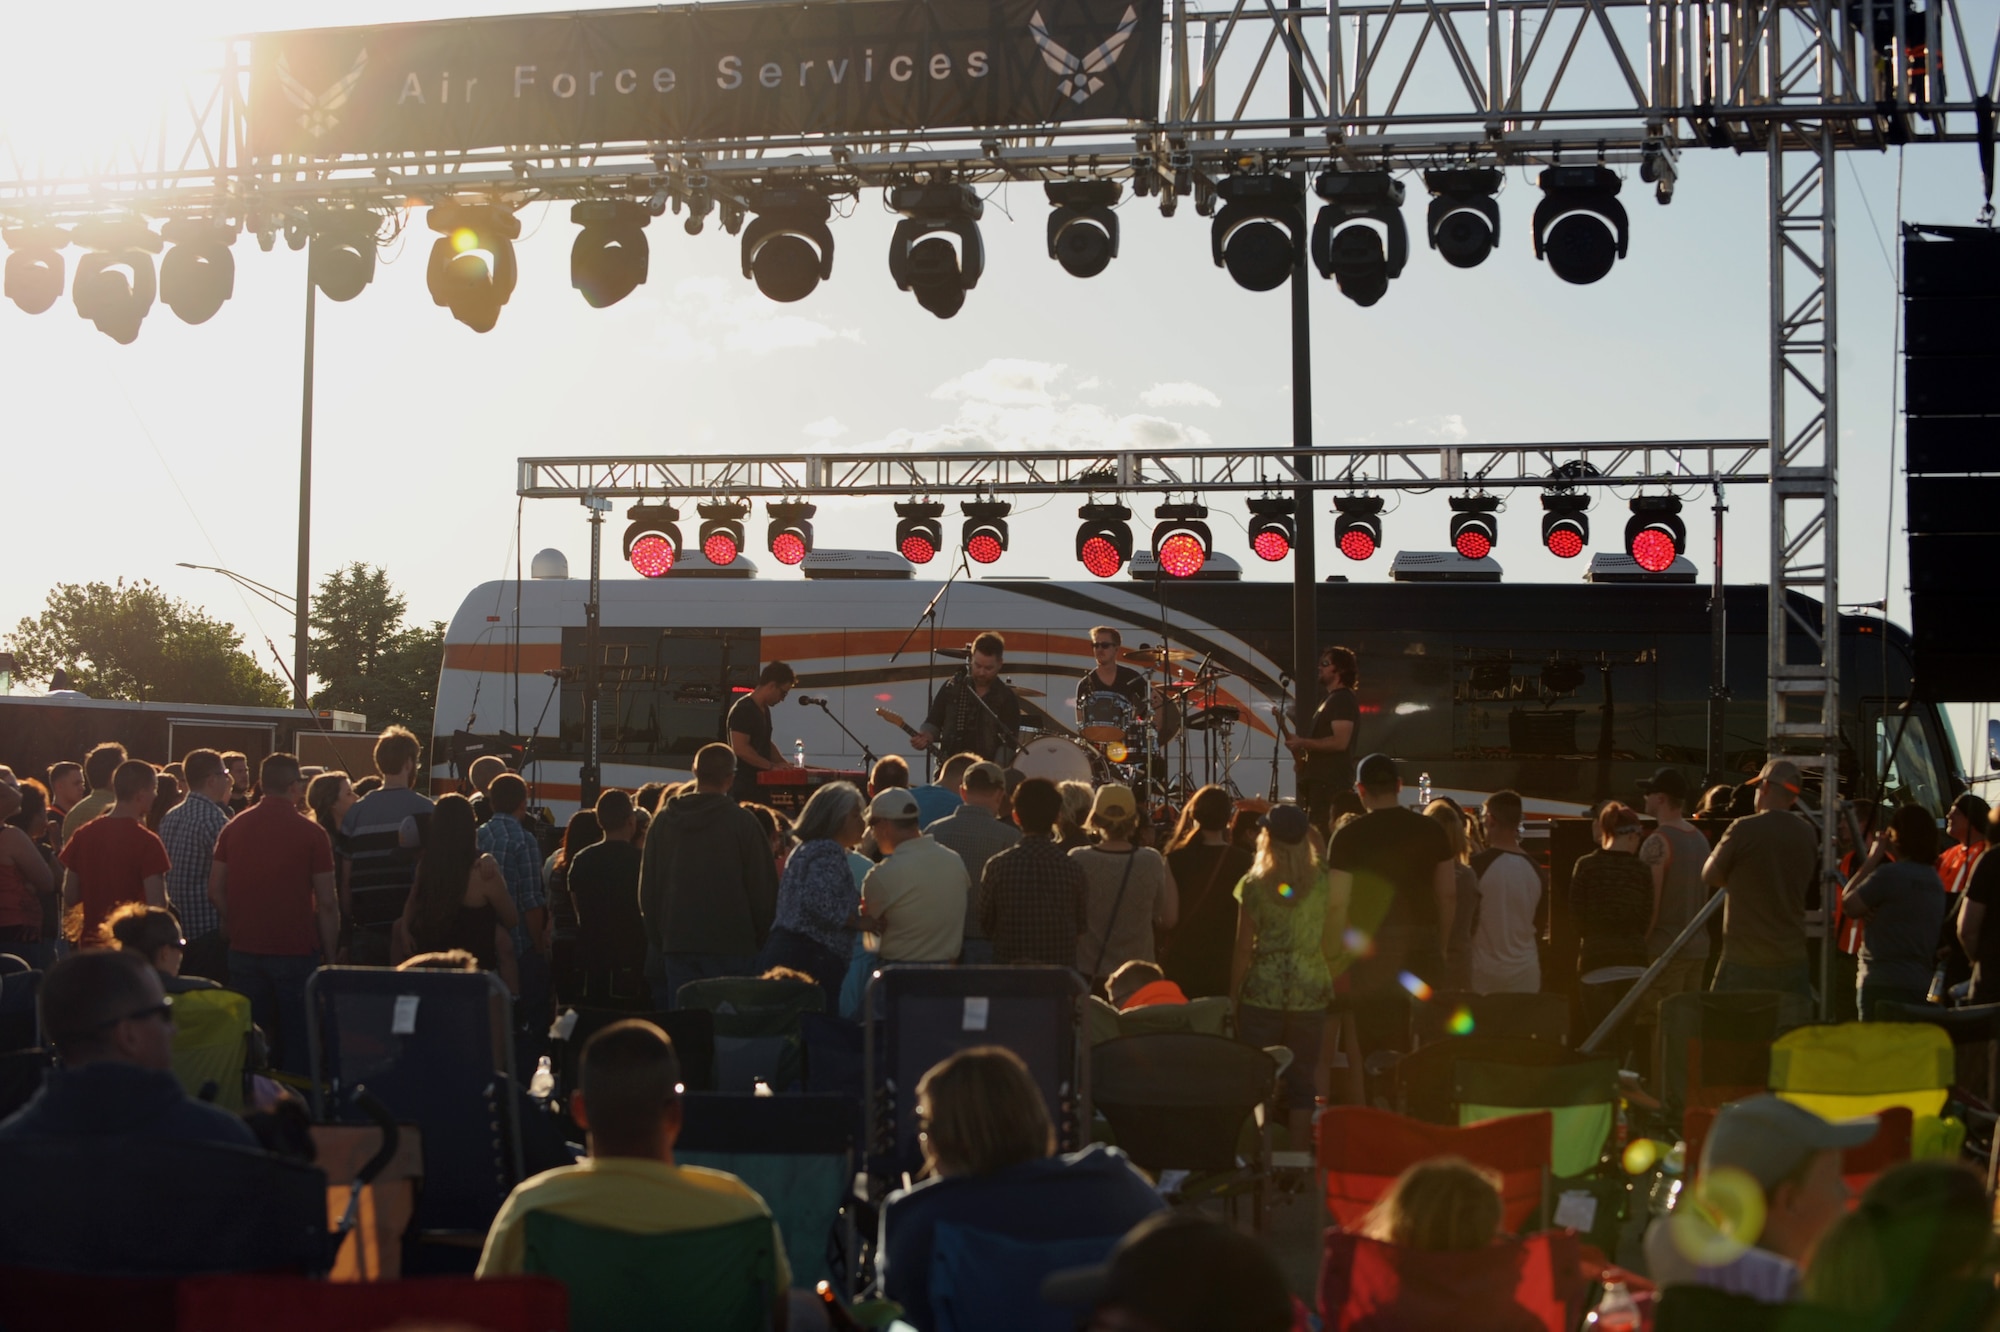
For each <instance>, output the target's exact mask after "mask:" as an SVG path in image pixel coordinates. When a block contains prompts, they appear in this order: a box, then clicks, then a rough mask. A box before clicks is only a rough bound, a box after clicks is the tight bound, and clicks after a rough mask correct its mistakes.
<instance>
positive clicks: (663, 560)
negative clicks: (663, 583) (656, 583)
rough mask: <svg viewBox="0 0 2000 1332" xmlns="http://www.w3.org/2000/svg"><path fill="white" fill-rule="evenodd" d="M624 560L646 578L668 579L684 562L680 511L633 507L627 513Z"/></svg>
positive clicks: (661, 506)
mask: <svg viewBox="0 0 2000 1332" xmlns="http://www.w3.org/2000/svg"><path fill="white" fill-rule="evenodd" d="M625 516H626V517H627V518H630V519H631V520H632V525H631V526H630V527H628V528H626V529H625V558H626V559H627V560H628V561H630V562H631V565H632V568H633V570H634V572H636V573H638V574H639V575H640V576H641V577H645V578H665V577H666V576H667V575H668V574H669V573H671V572H673V567H674V565H676V564H678V563H679V562H680V558H681V529H680V526H679V524H680V517H681V515H680V511H679V510H677V509H675V508H674V506H673V505H671V504H634V505H633V506H632V507H631V508H629V509H627V510H626V511H625Z"/></svg>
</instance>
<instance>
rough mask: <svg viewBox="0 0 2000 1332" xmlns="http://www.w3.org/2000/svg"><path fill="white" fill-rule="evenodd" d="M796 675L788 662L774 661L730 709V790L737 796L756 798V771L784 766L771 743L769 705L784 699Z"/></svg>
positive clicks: (795, 680) (740, 798) (796, 679)
mask: <svg viewBox="0 0 2000 1332" xmlns="http://www.w3.org/2000/svg"><path fill="white" fill-rule="evenodd" d="M798 679H799V677H798V676H797V675H795V674H794V673H793V671H792V668H791V667H790V666H787V665H786V664H785V663H784V662H782V661H774V662H772V663H771V664H770V665H768V666H766V667H765V668H764V669H763V670H762V671H761V672H760V673H759V674H758V676H757V687H756V688H755V689H752V690H751V691H750V692H749V693H747V694H745V695H743V697H741V698H739V699H737V700H736V702H735V704H734V705H733V706H732V707H731V708H730V709H729V747H730V749H732V750H733V751H735V754H736V780H735V784H734V785H732V786H731V787H730V789H729V794H731V795H733V796H735V797H736V798H737V799H738V800H754V799H755V798H756V796H757V774H758V773H760V772H765V771H768V770H769V769H772V768H782V767H783V766H785V760H784V759H783V758H781V757H780V756H779V754H778V749H777V746H775V745H773V744H772V743H771V708H772V706H773V705H774V704H778V703H782V702H784V701H785V696H786V695H788V694H790V693H791V692H792V686H793V685H795V684H797V683H798Z"/></svg>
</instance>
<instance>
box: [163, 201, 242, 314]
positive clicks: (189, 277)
mask: <svg viewBox="0 0 2000 1332" xmlns="http://www.w3.org/2000/svg"><path fill="white" fill-rule="evenodd" d="M160 239H161V240H163V241H166V242H168V243H169V244H171V245H172V246H173V247H174V248H173V249H171V250H168V251H167V257H166V258H165V259H162V260H161V261H160V300H161V301H162V302H163V303H164V304H165V305H166V307H167V308H168V309H169V310H172V311H173V312H174V313H175V314H176V315H178V316H179V317H180V320H181V322H182V323H185V324H205V323H207V322H208V321H209V320H211V319H213V318H214V317H215V312H216V311H217V310H220V309H221V308H222V303H223V302H224V301H226V300H228V299H229V298H230V297H231V296H233V295H234V294H235V293H236V258H235V256H234V255H232V254H230V253H229V247H230V246H231V245H233V244H235V243H236V233H235V232H233V231H226V230H224V229H223V228H221V227H220V226H217V225H216V224H215V223H213V222H197V221H195V220H193V219H191V218H175V219H174V220H173V221H171V222H169V223H167V224H166V225H165V226H163V227H161V228H160Z"/></svg>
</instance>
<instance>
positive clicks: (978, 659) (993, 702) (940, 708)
mask: <svg viewBox="0 0 2000 1332" xmlns="http://www.w3.org/2000/svg"><path fill="white" fill-rule="evenodd" d="M1006 656H1007V641H1006V640H1005V639H1003V638H1002V637H1000V635H999V634H996V633H994V632H993V631H992V630H990V629H989V630H987V631H986V632H985V633H982V634H981V635H979V637H977V638H975V639H973V640H972V646H971V650H970V652H969V653H968V654H967V660H966V664H965V667H964V669H963V670H961V671H960V672H959V673H958V674H957V675H955V676H953V677H952V678H951V679H950V680H948V681H946V682H945V684H944V687H943V688H941V689H939V690H938V691H937V696H936V697H935V698H933V699H932V700H931V710H930V712H929V714H928V715H926V716H925V718H924V724H923V728H922V729H921V730H920V731H919V732H918V733H917V735H916V736H915V737H914V738H913V739H912V740H911V741H910V744H911V746H912V747H913V748H915V749H928V748H930V747H931V746H932V745H934V744H937V745H941V746H942V752H943V753H944V754H945V756H947V757H949V756H950V755H952V754H959V753H971V754H977V755H979V757H981V758H983V759H991V760H992V761H994V762H995V763H998V764H1000V765H1002V766H1003V767H1004V766H1005V765H1007V764H1009V763H1012V762H1013V761H1014V746H1015V742H1016V739H1017V738H1018V737H1019V735H1020V732H1021V700H1020V699H1019V698H1017V697H1016V696H1015V694H1014V691H1013V690H1012V689H1010V688H1008V687H1007V684H1006V682H1005V681H1004V680H1002V679H1001V678H1000V672H1001V671H1002V670H1003V669H1004V668H1005V666H1006Z"/></svg>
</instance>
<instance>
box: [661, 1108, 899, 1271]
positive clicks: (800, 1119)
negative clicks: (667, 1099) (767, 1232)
mask: <svg viewBox="0 0 2000 1332" xmlns="http://www.w3.org/2000/svg"><path fill="white" fill-rule="evenodd" d="M859 1124H860V1112H859V1104H858V1103H857V1102H856V1101H855V1100H854V1099H853V1098H851V1097H846V1096H812V1095H799V1096H733V1095H729V1094H728V1093H723V1092H713V1093H705V1094H703V1093H694V1094H690V1095H688V1096H685V1097H683V1098H681V1133H680V1138H679V1139H678V1141H676V1142H675V1144H674V1159H675V1160H676V1161H677V1162H679V1163H680V1164H682V1165H697V1166H707V1167H709V1168H710V1169H713V1170H726V1171H728V1172H729V1173H730V1174H732V1175H735V1176H736V1177H737V1178H738V1179H740V1180H742V1181H743V1182H744V1183H746V1184H748V1185H749V1186H750V1187H751V1188H753V1189H755V1190H756V1191H757V1195H758V1196H759V1197H761V1198H762V1199H763V1200H764V1201H765V1203H766V1204H767V1205H768V1206H769V1207H770V1209H771V1215H772V1216H773V1217H774V1218H775V1219H776V1220H777V1222H778V1230H779V1232H780V1233H781V1234H783V1235H784V1237H785V1256H786V1258H787V1259H788V1260H789V1261H790V1263H791V1268H792V1285H793V1286H795V1287H798V1288H801V1289H804V1290H811V1289H812V1288H813V1287H814V1286H815V1285H817V1284H818V1283H819V1282H820V1281H823V1280H828V1281H833V1283H834V1288H835V1289H836V1290H845V1289H848V1288H850V1287H851V1285H852V1282H850V1281H848V1280H846V1277H847V1276H848V1274H851V1273H852V1272H853V1270H854V1268H855V1265H856V1264H855V1258H856V1255H857V1251H858V1248H859V1245H858V1243H857V1239H856V1235H855V1232H854V1225H853V1219H854V1218H853V1212H852V1210H851V1209H848V1210H846V1211H845V1212H844V1213H843V1206H844V1204H845V1203H846V1202H847V1195H848V1191H849V1189H850V1187H851V1186H852V1183H853V1180H854V1165H855V1152H856V1146H857V1138H856V1131H857V1128H858V1126H859ZM836 1245H837V1246H838V1252H839V1253H840V1254H841V1257H842V1271H841V1272H838V1273H836V1272H835V1271H834V1265H833V1264H832V1263H831V1262H830V1261H829V1258H828V1255H829V1253H830V1252H832V1251H834V1249H835V1246H836Z"/></svg>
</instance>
